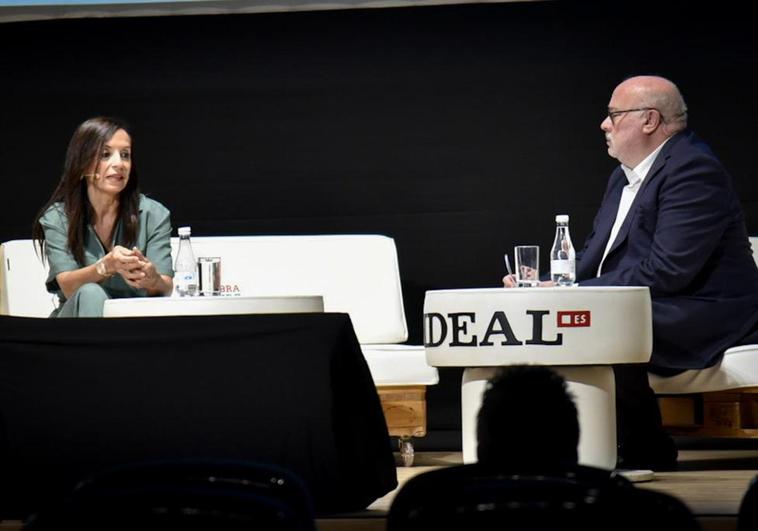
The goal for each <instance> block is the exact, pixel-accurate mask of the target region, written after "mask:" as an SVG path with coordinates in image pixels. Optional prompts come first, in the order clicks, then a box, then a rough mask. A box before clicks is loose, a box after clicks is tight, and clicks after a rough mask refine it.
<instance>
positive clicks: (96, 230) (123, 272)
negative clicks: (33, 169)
mask: <svg viewBox="0 0 758 531" xmlns="http://www.w3.org/2000/svg"><path fill="white" fill-rule="evenodd" d="M32 236H33V238H34V240H35V241H36V243H37V245H39V248H40V251H41V252H43V255H44V256H45V257H46V258H47V261H48V263H49V265H50V274H49V275H48V278H47V283H46V286H47V290H48V291H49V292H51V293H56V294H57V295H58V298H59V300H60V304H59V307H58V309H57V310H55V311H53V313H52V314H51V315H50V316H51V317H55V316H57V317H101V316H102V315H103V304H104V303H105V300H106V299H109V298H121V297H140V296H146V295H169V294H170V293H171V290H172V288H173V283H172V276H173V270H172V268H171V218H170V213H169V211H168V209H167V208H166V207H164V206H163V205H161V204H160V203H158V202H157V201H154V200H152V199H148V198H147V197H145V196H144V195H142V194H141V193H140V192H139V181H138V179H137V171H136V168H135V167H134V163H133V161H132V138H131V135H130V134H129V132H128V129H127V127H126V125H125V124H123V123H121V122H119V121H117V120H114V119H112V118H103V117H99V118H92V119H91V120H87V121H86V122H84V123H83V124H81V125H80V126H79V127H78V128H77V130H76V131H75V132H74V135H73V136H72V137H71V141H70V142H69V145H68V150H67V151H66V160H65V163H64V166H63V176H62V177H61V180H60V182H59V183H58V187H57V188H56V189H55V191H54V192H53V195H52V197H51V198H50V200H49V201H48V202H47V204H46V205H45V206H44V208H43V209H42V210H41V211H40V213H39V215H38V216H37V219H36V221H35V223H34V228H33V235H32Z"/></svg>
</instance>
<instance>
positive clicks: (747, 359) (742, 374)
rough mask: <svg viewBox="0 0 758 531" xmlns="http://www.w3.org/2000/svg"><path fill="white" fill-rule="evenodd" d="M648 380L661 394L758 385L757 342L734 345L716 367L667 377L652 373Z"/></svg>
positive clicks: (706, 391)
mask: <svg viewBox="0 0 758 531" xmlns="http://www.w3.org/2000/svg"><path fill="white" fill-rule="evenodd" d="M648 380H649V381H650V387H652V388H653V390H654V391H655V392H656V393H657V394H662V395H665V394H689V393H710V392H713V391H723V390H725V389H740V388H745V387H758V345H745V346H741V347H732V348H730V349H729V350H727V351H726V352H725V353H724V357H723V358H722V360H721V362H719V363H717V364H716V365H714V366H713V367H708V368H706V369H695V370H690V371H684V372H682V373H680V374H677V375H675V376H667V377H664V376H658V375H656V374H649V375H648Z"/></svg>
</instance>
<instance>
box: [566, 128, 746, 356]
mask: <svg viewBox="0 0 758 531" xmlns="http://www.w3.org/2000/svg"><path fill="white" fill-rule="evenodd" d="M627 184H628V181H627V179H626V176H625V174H624V172H623V171H622V169H621V167H618V168H617V169H616V170H615V171H614V172H613V173H612V174H611V176H610V179H609V181H608V188H607V189H606V192H605V196H604V198H603V202H602V204H601V205H600V210H599V211H598V213H597V216H596V217H595V221H594V223H593V229H592V233H591V234H590V235H589V237H588V238H587V241H586V242H585V245H584V248H583V249H582V251H580V252H579V253H578V254H577V279H578V280H579V283H580V285H582V286H648V287H649V288H650V294H651V297H652V301H653V355H652V358H651V365H653V366H658V367H667V368H676V369H692V368H702V367H708V366H710V365H713V364H715V363H717V362H718V361H719V359H720V358H721V355H722V354H723V352H724V350H726V349H727V348H729V347H732V346H734V345H738V344H740V343H741V342H743V341H744V340H745V338H746V337H748V336H749V335H750V334H755V332H756V331H758V268H756V264H755V261H754V260H753V257H752V252H751V250H750V243H749V240H748V235H747V230H746V227H745V219H744V214H743V212H742V208H741V206H740V202H739V199H738V198H737V194H736V193H735V191H734V189H733V188H732V183H731V178H730V177H729V175H728V174H727V172H726V170H725V169H724V168H723V166H722V165H721V163H720V162H719V160H718V159H717V158H716V156H715V155H714V154H713V152H712V151H711V150H710V148H709V147H708V146H707V145H706V144H705V143H704V142H703V141H701V140H700V139H699V138H697V137H696V136H695V135H694V134H693V133H691V132H688V131H684V132H681V133H678V134H676V135H675V136H673V137H672V138H671V139H669V141H668V142H667V143H666V144H665V145H664V146H663V148H662V149H661V151H660V152H659V153H658V156H657V158H656V159H655V162H654V163H653V166H652V167H651V168H650V171H649V172H648V174H647V176H646V177H645V179H644V180H643V182H642V185H641V187H640V190H639V191H638V193H637V195H636V197H635V198H634V202H633V203H632V205H631V208H630V209H629V213H628V214H627V216H626V219H625V220H624V223H623V224H622V225H621V228H620V229H619V232H618V235H617V236H616V239H615V241H614V242H613V245H612V246H611V248H610V250H609V252H608V255H607V257H606V259H605V261H604V262H603V269H602V274H601V275H600V276H599V277H598V276H597V269H598V265H599V263H600V260H601V258H602V256H603V251H604V250H605V246H606V242H607V241H608V238H609V237H610V233H611V227H612V226H613V223H614V221H615V219H616V212H617V210H618V205H619V201H620V199H621V192H622V190H623V188H624V186H626V185H627Z"/></svg>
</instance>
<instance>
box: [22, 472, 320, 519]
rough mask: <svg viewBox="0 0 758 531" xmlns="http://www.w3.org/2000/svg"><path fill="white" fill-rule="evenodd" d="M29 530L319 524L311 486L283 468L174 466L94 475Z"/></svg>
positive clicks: (45, 513)
mask: <svg viewBox="0 0 758 531" xmlns="http://www.w3.org/2000/svg"><path fill="white" fill-rule="evenodd" d="M25 529H29V530H36V531H49V530H57V529H82V530H94V529H109V530H119V531H120V530H124V531H125V530H127V529H147V530H157V529H172V530H174V529H176V530H201V529H203V530H214V531H215V530H219V531H222V530H223V531H226V530H242V529H247V530H249V529H257V530H270V531H315V518H314V514H313V506H312V503H311V499H310V495H309V493H308V492H307V490H306V487H305V484H304V483H303V482H302V481H301V480H300V479H299V478H298V477H296V476H295V475H294V474H292V473H291V472H288V471H286V470H284V469H282V468H279V467H275V466H271V465H264V464H257V463H248V462H232V461H223V462H217V461H170V462H149V463H139V464H132V465H128V466H123V467H118V468H114V469H111V470H108V471H106V472H103V473H100V474H97V475H94V476H93V477H91V478H89V479H87V480H85V481H83V482H82V483H80V484H79V485H78V486H77V487H76V488H75V489H74V491H73V493H72V494H71V496H70V497H69V498H68V499H67V500H65V501H64V502H63V503H62V504H61V506H60V507H57V508H55V509H51V510H49V511H47V512H43V513H41V514H39V515H37V516H36V517H34V518H32V519H31V520H30V521H29V523H28V524H27V525H26V526H25Z"/></svg>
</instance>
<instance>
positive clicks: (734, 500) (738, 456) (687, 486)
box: [318, 448, 758, 531]
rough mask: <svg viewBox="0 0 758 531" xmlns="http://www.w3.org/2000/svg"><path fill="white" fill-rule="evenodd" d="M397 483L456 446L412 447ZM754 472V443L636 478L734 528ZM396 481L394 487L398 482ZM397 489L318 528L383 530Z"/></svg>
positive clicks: (699, 454)
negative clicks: (413, 456)
mask: <svg viewBox="0 0 758 531" xmlns="http://www.w3.org/2000/svg"><path fill="white" fill-rule="evenodd" d="M395 458H396V462H397V463H398V468H397V478H398V483H399V484H400V487H402V485H403V484H404V483H405V482H406V481H408V479H410V478H411V477H413V476H415V475H416V474H420V473H422V472H426V471H429V470H433V469H435V468H439V467H443V466H450V465H455V464H460V463H461V462H462V457H461V453H460V452H417V453H416V461H415V463H414V466H413V467H411V468H405V467H402V466H399V463H400V460H399V456H398V455H396V456H395ZM756 474H758V448H756V449H748V450H680V451H679V468H678V470H677V471H676V472H656V473H655V479H653V480H652V481H645V482H640V483H637V486H639V487H641V488H648V489H654V490H659V491H662V492H665V493H667V494H671V495H673V496H676V497H677V498H679V499H681V500H682V501H684V502H685V503H686V504H687V506H688V507H689V508H690V509H691V510H692V511H693V512H694V513H695V515H696V516H697V518H698V521H699V522H700V524H701V525H702V527H703V531H734V530H736V528H737V513H738V511H739V506H740V502H741V501H742V496H743V495H744V493H745V490H746V489H747V486H748V484H749V483H750V480H751V479H753V477H755V476H756ZM400 487H398V489H399V488H400ZM396 493H397V489H396V490H394V491H392V492H390V493H389V494H387V495H386V496H384V497H382V498H379V499H378V500H376V501H375V502H374V503H373V504H371V506H369V508H368V509H367V510H366V511H361V512H358V513H351V514H345V515H339V516H335V517H333V518H319V519H318V529H319V531H384V530H385V528H386V525H385V523H386V522H385V518H386V515H387V510H388V509H389V507H390V504H391V503H392V499H393V498H394V497H395V494H396Z"/></svg>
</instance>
